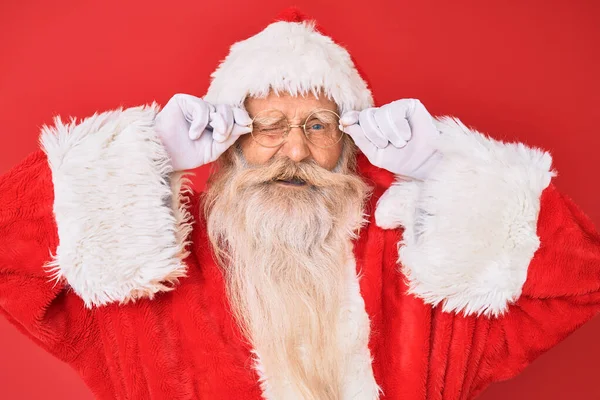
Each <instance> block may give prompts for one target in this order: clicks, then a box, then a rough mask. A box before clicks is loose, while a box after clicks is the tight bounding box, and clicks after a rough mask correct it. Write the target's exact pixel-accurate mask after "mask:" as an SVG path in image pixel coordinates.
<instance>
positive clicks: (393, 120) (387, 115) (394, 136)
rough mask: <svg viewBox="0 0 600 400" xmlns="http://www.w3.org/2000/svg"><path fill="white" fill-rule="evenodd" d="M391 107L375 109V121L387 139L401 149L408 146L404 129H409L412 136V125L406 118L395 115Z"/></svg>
mask: <svg viewBox="0 0 600 400" xmlns="http://www.w3.org/2000/svg"><path fill="white" fill-rule="evenodd" d="M391 111H393V110H390V109H389V108H384V107H382V108H379V109H377V110H376V111H375V121H376V122H377V125H378V126H379V129H381V132H382V133H383V134H384V135H385V137H386V138H387V140H389V141H390V143H391V144H392V145H393V146H394V147H396V148H399V149H401V148H402V147H404V146H406V143H407V142H406V140H405V139H404V137H405V136H406V134H404V133H403V132H402V131H406V130H408V132H409V136H410V126H409V125H408V121H407V120H406V119H405V118H402V117H398V116H396V115H393V113H392V112H391Z"/></svg>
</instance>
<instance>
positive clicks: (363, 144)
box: [344, 124, 380, 163]
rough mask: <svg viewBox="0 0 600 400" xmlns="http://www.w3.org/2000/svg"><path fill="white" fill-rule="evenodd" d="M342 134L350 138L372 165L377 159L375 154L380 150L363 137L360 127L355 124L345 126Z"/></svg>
mask: <svg viewBox="0 0 600 400" xmlns="http://www.w3.org/2000/svg"><path fill="white" fill-rule="evenodd" d="M344 132H345V133H347V134H348V135H349V136H350V137H351V138H352V140H353V141H354V143H355V144H356V145H357V146H358V148H359V149H360V150H361V151H362V152H363V154H364V155H365V156H367V158H368V159H369V161H371V163H373V162H374V160H375V158H376V157H377V152H378V151H380V150H379V149H378V148H377V146H375V145H374V144H373V142H371V141H370V140H369V139H368V138H367V137H366V136H365V134H364V132H363V129H362V127H361V126H360V125H357V124H354V125H350V126H346V127H345V128H344Z"/></svg>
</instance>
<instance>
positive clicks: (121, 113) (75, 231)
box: [0, 106, 190, 358]
mask: <svg viewBox="0 0 600 400" xmlns="http://www.w3.org/2000/svg"><path fill="white" fill-rule="evenodd" d="M156 112H157V107H156V106H150V107H135V108H130V109H126V110H116V111H110V112H106V113H102V114H97V115H94V116H92V117H90V118H87V119H84V120H83V121H81V122H77V121H75V120H73V121H71V122H70V123H68V124H64V123H62V121H61V120H60V119H59V118H57V119H56V120H55V124H54V125H53V126H49V127H44V128H43V130H42V135H41V137H40V144H41V147H42V150H40V151H38V152H35V153H33V154H32V155H31V156H29V157H28V158H27V159H25V160H24V161H23V162H22V163H20V164H19V165H17V166H16V167H14V168H13V169H12V170H11V171H9V172H8V173H7V174H5V175H4V176H2V177H1V178H0V240H1V243H2V244H1V245H0V310H1V311H2V313H3V314H5V315H6V317H7V318H8V320H9V321H10V322H12V323H13V324H14V325H16V326H17V327H18V328H19V329H20V330H21V331H23V332H24V333H26V334H27V335H29V336H30V337H32V338H33V339H34V340H35V341H37V342H38V343H39V344H41V345H43V346H44V347H45V348H46V349H48V350H52V349H53V348H61V349H67V348H68V347H69V346H73V347H74V346H75V345H76V344H77V343H81V342H84V341H83V340H80V339H82V336H85V335H87V334H89V330H88V329H86V326H88V325H89V324H90V323H92V317H91V316H92V315H93V313H92V312H91V311H90V309H91V308H93V307H99V306H103V305H105V304H108V303H111V302H119V303H125V302H128V301H135V300H136V299H139V298H142V297H148V298H151V297H152V296H154V295H155V294H156V293H158V292H161V291H168V290H171V289H172V287H173V285H174V284H175V283H176V282H177V279H178V278H179V277H182V276H184V275H185V272H186V266H185V263H184V262H183V259H184V258H185V256H186V255H187V253H186V251H185V247H186V243H187V237H188V234H189V232H190V216H189V214H188V212H187V208H186V206H187V204H186V203H185V199H186V193H187V192H185V188H184V186H182V184H183V183H184V180H183V179H182V177H181V176H180V175H179V174H175V173H173V171H172V169H171V167H170V161H169V159H168V155H167V154H166V151H165V150H164V148H163V146H162V145H161V143H160V140H159V139H158V137H157V135H156V134H155V133H154V130H153V124H154V116H155V114H156ZM74 352H75V351H74ZM63 358H64V357H63Z"/></svg>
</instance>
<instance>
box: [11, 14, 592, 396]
mask: <svg viewBox="0 0 600 400" xmlns="http://www.w3.org/2000/svg"><path fill="white" fill-rule="evenodd" d="M284 19H285V20H283V21H279V22H276V23H274V24H272V25H269V26H268V27H267V28H266V29H265V30H264V31H263V32H261V33H259V34H257V35H256V36H254V37H252V38H249V39H248V40H245V41H242V42H240V43H237V44H235V45H234V46H233V47H232V49H231V52H230V54H229V56H228V57H227V58H226V59H225V60H224V62H223V63H222V64H221V65H220V66H219V68H218V70H217V71H216V72H215V73H214V74H213V81H212V83H211V87H210V88H209V91H208V93H207V95H206V96H205V99H206V100H207V101H210V102H213V103H216V104H229V105H232V106H240V105H242V104H243V101H244V98H245V97H246V96H248V95H249V94H257V93H265V92H266V91H268V90H269V89H270V88H273V87H279V88H281V89H284V90H286V91H288V92H290V93H301V92H306V91H307V90H313V89H315V90H324V91H325V92H327V93H328V94H329V95H330V97H331V98H332V99H333V100H334V101H335V102H336V103H337V105H338V107H339V108H340V110H352V109H354V110H361V109H364V108H367V107H371V106H372V105H373V100H372V96H371V93H370V91H369V89H368V87H367V84H366V83H365V81H364V79H363V78H362V77H361V75H360V74H359V73H358V71H357V69H356V67H355V65H354V63H353V61H352V59H351V58H350V56H349V54H348V53H347V51H346V50H345V49H343V48H342V47H340V46H339V45H337V44H336V43H334V42H333V41H332V40H331V39H330V38H328V37H327V36H324V35H323V34H321V33H320V32H319V31H318V30H317V29H316V28H315V27H314V25H313V24H311V23H309V22H306V21H302V18H300V17H298V15H296V14H293V15H289V16H288V17H286V18H284ZM158 112H159V107H158V106H156V105H150V106H142V107H136V108H129V109H125V110H122V109H118V110H114V111H109V112H104V113H101V114H97V115H94V116H92V117H90V118H87V119H85V120H83V121H80V122H70V123H67V124H65V123H63V122H61V120H60V119H57V120H56V121H55V124H54V125H53V126H50V127H45V128H44V129H43V132H42V136H41V140H40V142H41V147H42V149H41V150H39V151H37V152H35V153H33V154H31V155H30V156H29V157H28V158H26V159H25V160H24V161H23V162H21V163H20V164H19V165H17V166H15V167H14V168H13V169H12V170H11V171H10V172H8V173H7V174H5V175H4V176H2V177H1V179H0V188H1V190H0V237H1V238H2V242H3V245H2V247H1V249H0V310H2V313H3V314H5V315H6V317H7V318H8V319H9V320H10V321H11V322H12V323H13V324H14V325H15V326H17V327H18V328H19V329H20V330H21V331H22V332H23V333H24V334H26V335H27V336H28V337H30V338H31V339H32V340H34V341H35V342H36V343H38V344H39V345H40V346H42V347H43V348H44V349H46V350H47V351H49V352H51V353H52V354H53V355H55V356H56V357H58V358H59V359H61V360H63V361H64V362H66V363H68V364H70V365H71V366H72V367H73V368H74V369H75V370H76V371H77V372H78V373H79V374H80V376H81V377H82V379H83V380H84V381H85V382H86V384H87V385H88V386H89V387H90V389H91V390H92V391H93V393H94V395H95V396H96V397H97V398H99V399H260V398H266V399H275V398H277V399H280V398H285V399H293V398H301V397H302V396H299V395H298V393H297V392H295V391H294V389H293V387H290V386H289V385H287V382H286V379H285V377H283V378H282V377H281V376H280V374H277V373H276V372H277V371H269V370H268V369H265V368H264V366H263V365H261V359H260V353H259V352H257V351H256V349H253V348H252V346H251V344H250V341H248V340H246V338H244V336H243V334H242V333H241V331H240V329H239V328H238V324H237V323H236V321H235V319H234V317H233V316H232V313H231V311H230V309H229V301H228V298H227V291H226V288H225V282H224V278H223V273H222V270H221V268H220V267H219V265H218V264H217V262H216V260H215V257H214V255H213V253H212V248H211V246H210V244H209V240H208V238H207V229H206V221H205V220H204V217H203V213H202V211H201V201H200V195H199V194H197V193H190V192H189V191H186V189H185V187H184V185H182V183H183V180H182V179H181V176H180V175H179V174H175V173H173V168H172V166H171V164H170V160H169V157H168V155H167V153H166V151H165V149H164V148H163V146H162V145H161V141H160V140H159V139H158V137H157V135H156V132H155V131H154V121H155V116H156V114H157V113H158ZM436 126H437V129H438V130H439V131H440V132H441V133H442V135H441V136H442V137H443V140H441V141H440V143H439V148H438V151H439V152H440V153H441V154H442V155H443V157H442V159H441V161H440V163H439V165H438V166H437V167H436V168H435V169H434V170H433V171H432V172H431V174H429V175H428V177H427V179H424V180H398V181H396V182H394V183H393V182H392V181H393V180H394V177H393V176H392V174H390V173H388V172H386V171H383V170H381V169H379V168H376V167H374V166H372V165H371V164H370V163H369V162H368V160H367V159H366V158H364V157H359V161H358V163H359V167H358V170H359V173H360V175H361V176H362V177H363V178H364V180H365V181H366V182H368V183H369V185H371V186H372V187H373V194H372V196H371V197H370V199H369V201H368V203H367V204H366V206H365V214H366V215H367V221H365V224H364V225H363V226H362V228H361V229H360V231H359V234H358V236H357V237H356V238H354V239H352V241H351V246H350V247H349V249H350V250H349V251H350V253H351V254H350V255H349V257H348V262H347V263H346V265H343V266H341V267H343V268H344V271H345V272H346V281H345V290H344V298H343V301H342V304H341V307H340V310H339V313H340V318H341V321H342V322H341V325H340V330H339V332H338V333H337V334H338V336H339V341H340V347H341V348H343V351H344V360H345V362H344V363H341V364H340V365H339V368H341V370H340V371H339V376H341V377H342V379H341V381H340V383H339V388H338V389H339V398H342V399H376V398H388V399H402V400H425V399H427V400H455V399H465V400H466V399H472V398H474V397H475V396H476V395H477V394H478V393H480V392H481V391H482V390H483V389H484V388H486V387H487V386H488V385H489V384H490V383H492V382H495V381H499V380H504V379H508V378H510V377H513V376H515V375H516V374H518V373H519V372H520V371H522V370H523V369H524V368H525V367H526V366H527V365H528V364H529V363H531V362H532V361H533V360H534V359H535V358H536V357H538V356H539V355H540V354H542V353H543V352H545V351H546V350H548V349H549V348H551V347H552V346H554V345H555V344H557V343H558V342H560V341H561V340H562V339H564V338H565V337H566V336H567V335H568V334H569V333H571V332H572V331H573V330H575V329H577V328H578V327H579V326H581V325H582V324H583V323H584V322H586V321H587V320H589V319H590V318H591V317H593V316H594V315H595V314H596V313H597V312H598V311H599V310H600V235H599V234H598V233H597V232H596V231H595V230H594V228H593V226H592V223H591V221H590V220H589V219H588V218H587V217H586V216H585V215H584V214H583V213H582V211H581V210H580V209H579V208H578V207H577V206H576V205H575V204H573V202H572V201H571V200H570V199H568V198H567V197H565V196H563V195H562V194H561V193H559V192H558V191H557V189H556V188H555V186H554V185H553V183H552V179H553V177H554V175H555V173H554V172H553V170H552V166H551V157H550V155H549V154H548V153H546V152H543V151H540V150H538V149H533V148H529V147H527V146H525V145H523V144H507V143H503V142H500V141H496V140H493V139H491V138H489V137H487V136H485V135H483V134H480V133H478V132H476V131H474V130H471V129H469V128H467V127H466V126H465V125H463V124H462V123H461V122H459V121H457V120H455V119H451V118H443V119H437V120H436ZM390 185H391V186H390ZM290 379H291V378H290ZM317 398H318V397H317ZM322 398H326V397H325V396H323V397H322Z"/></svg>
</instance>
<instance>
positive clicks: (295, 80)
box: [204, 8, 373, 113]
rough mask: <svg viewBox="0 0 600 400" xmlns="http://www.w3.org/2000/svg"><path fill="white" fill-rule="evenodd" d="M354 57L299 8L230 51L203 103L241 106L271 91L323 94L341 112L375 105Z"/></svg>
mask: <svg viewBox="0 0 600 400" xmlns="http://www.w3.org/2000/svg"><path fill="white" fill-rule="evenodd" d="M361 75H362V74H361V73H359V70H358V69H357V68H356V65H355V64H354V62H353V60H352V57H351V56H350V54H349V53H348V51H347V50H346V49H345V48H343V47H342V46H340V45H338V44H337V43H335V42H334V41H333V40H332V39H331V38H330V37H328V36H326V35H324V34H323V33H321V32H320V30H319V29H318V28H317V26H316V23H315V21H311V20H309V19H308V18H307V17H306V16H305V15H303V14H302V13H300V12H299V11H298V10H297V9H295V8H291V9H288V10H286V11H284V12H283V13H282V14H281V15H280V18H279V21H277V22H274V23H272V24H270V25H268V26H267V27H266V28H265V29H264V30H263V31H261V32H259V33H258V34H256V35H254V36H252V37H250V38H248V39H246V40H242V41H240V42H237V43H235V44H234V45H233V46H231V49H230V51H229V54H228V55H227V57H226V58H225V60H223V61H222V62H221V64H220V65H219V67H218V68H217V69H216V71H215V72H213V73H212V75H211V77H212V81H211V84H210V87H209V88H208V92H207V93H206V96H205V97H204V99H205V100H206V101H208V102H210V103H213V104H228V105H231V106H238V107H243V103H244V100H245V99H246V97H248V96H250V97H265V96H266V95H267V94H268V93H269V91H270V90H273V91H275V92H276V93H283V92H287V93H289V94H291V95H305V94H308V93H314V94H315V95H316V94H318V93H319V92H321V91H322V92H323V93H325V94H326V95H327V96H328V97H329V98H330V99H332V100H333V101H334V102H335V103H336V104H337V105H338V108H339V111H340V112H341V113H344V112H346V111H350V110H359V111H360V110H363V109H365V108H368V107H372V106H373V96H372V95H371V91H370V90H369V87H368V85H367V82H366V80H365V79H364V78H363V76H361Z"/></svg>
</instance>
